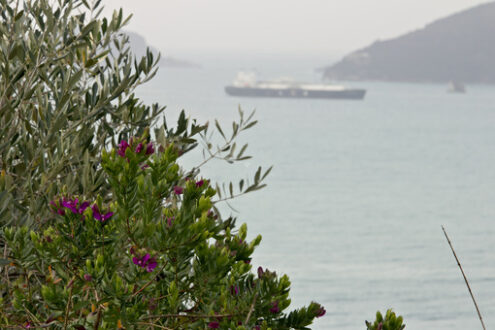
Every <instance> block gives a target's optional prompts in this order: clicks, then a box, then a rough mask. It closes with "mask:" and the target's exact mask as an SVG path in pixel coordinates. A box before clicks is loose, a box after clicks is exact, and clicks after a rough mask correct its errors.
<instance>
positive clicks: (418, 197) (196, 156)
mask: <svg viewBox="0 0 495 330" xmlns="http://www.w3.org/2000/svg"><path fill="white" fill-rule="evenodd" d="M188 55H189V58H188V59H189V60H192V61H194V62H196V63H198V64H200V65H201V67H200V68H171V67H162V68H160V70H159V72H158V73H157V75H156V77H155V78H154V79H152V80H151V81H149V82H148V83H146V84H145V85H143V86H141V87H140V88H139V89H138V92H137V94H138V95H139V96H140V97H141V98H142V99H143V101H144V102H145V103H149V104H150V103H154V102H158V103H160V104H161V105H166V106H167V109H166V111H165V115H166V120H167V123H168V124H169V125H173V123H174V121H176V119H177V117H178V115H179V113H180V111H181V110H182V109H184V110H185V111H186V114H187V115H188V116H190V118H196V119H197V120H198V122H199V123H201V122H203V123H204V122H207V121H208V122H209V123H210V131H213V130H214V129H213V128H214V125H213V123H214V121H215V119H216V120H218V121H219V122H220V124H221V125H222V127H224V130H225V131H226V133H228V132H230V130H231V127H232V125H231V123H232V121H234V120H237V119H238V117H239V114H238V108H239V107H240V108H242V110H243V111H244V112H245V113H246V116H247V115H248V114H249V113H251V112H252V111H254V110H255V111H256V112H255V115H254V118H255V119H256V120H258V124H257V125H255V126H254V127H252V128H250V129H249V130H246V131H244V132H243V133H242V134H241V135H240V136H239V138H238V142H237V144H238V145H242V144H243V143H248V144H249V146H248V149H247V151H246V154H247V155H251V156H253V158H252V159H249V160H246V161H243V162H239V163H236V164H228V163H226V162H224V161H221V160H214V161H212V162H209V163H207V164H206V165H204V166H203V167H202V172H201V173H202V174H201V175H202V176H204V177H205V178H209V179H211V180H212V182H218V183H220V184H221V183H227V184H228V182H230V181H233V182H234V186H237V182H238V181H239V180H241V179H251V181H252V178H253V176H254V173H255V172H256V170H257V168H258V166H262V167H263V168H265V169H266V168H268V167H270V166H273V170H272V172H271V173H270V175H269V176H268V177H267V178H266V179H265V181H266V184H267V187H266V188H264V189H262V190H259V191H256V192H252V193H249V194H246V195H243V196H241V197H239V198H237V199H235V200H233V201H231V203H230V204H231V206H228V205H226V203H221V205H219V207H220V208H221V210H222V212H223V214H224V216H229V215H232V216H234V217H236V218H237V223H238V224H241V223H246V224H247V226H248V238H250V239H252V238H254V237H255V236H256V235H258V234H261V235H262V237H263V239H262V242H261V245H260V246H259V247H258V249H257V250H256V251H255V253H254V257H253V261H252V264H253V270H255V269H256V268H257V267H258V266H262V267H263V268H268V269H270V270H274V271H276V272H277V274H287V275H288V276H289V278H290V280H291V283H292V285H291V292H290V296H291V299H292V304H291V308H292V309H295V308H300V307H303V306H305V305H307V304H308V303H310V302H311V301H317V302H319V303H321V304H322V305H324V307H325V309H326V311H327V312H326V315H325V316H323V317H321V318H319V319H317V320H316V321H315V322H314V323H313V325H312V326H311V327H312V328H313V329H339V330H347V329H349V330H351V329H353V330H354V329H366V326H365V320H369V321H373V320H374V318H375V313H376V311H378V310H380V311H382V312H385V311H386V310H387V309H388V308H393V309H394V311H395V312H396V313H397V314H400V315H402V316H403V317H404V323H405V324H406V329H436V330H441V329H449V330H454V329H459V330H460V329H463V330H465V329H481V323H480V320H479V318H478V315H477V313H476V310H475V308H474V305H473V302H472V300H471V297H470V295H469V292H468V289H467V287H466V284H465V283H464V279H463V277H462V275H461V272H460V270H459V268H458V266H457V263H456V260H455V259H454V256H453V254H452V252H451V250H450V247H449V245H448V243H447V241H446V238H445V236H444V234H443V232H442V229H441V226H442V225H443V226H444V227H445V229H446V231H447V233H448V234H449V236H450V239H451V241H452V244H453V247H454V248H455V251H456V253H457V256H458V257H459V260H460V262H461V264H462V267H463V269H464V271H465V273H466V276H467V278H468V280H469V283H470V286H471V289H472V292H473V294H474V296H475V298H476V301H477V303H478V306H479V308H480V311H481V314H482V316H483V320H484V322H485V324H486V326H487V328H493V327H495V250H494V249H495V86H488V85H467V86H466V88H467V93H466V94H449V93H447V92H446V89H447V86H446V85H445V84H412V83H388V82H368V81H362V82H339V83H343V84H345V85H347V86H355V87H362V88H365V89H366V90H367V94H366V97H365V99H364V100H362V101H355V100H354V101H352V100H324V99H283V98H280V99H277V98H238V97H231V96H228V95H226V94H225V92H224V87H225V85H227V84H229V83H231V82H232V80H233V79H234V77H235V75H236V73H237V72H238V71H241V70H244V71H252V72H255V73H256V74H257V75H258V78H259V79H272V78H280V77H292V78H294V79H296V80H301V81H309V82H319V81H321V72H318V71H317V70H315V69H317V68H320V67H323V66H325V65H328V64H331V63H332V62H333V61H334V60H335V58H332V57H331V56H323V55H299V56H287V55H286V54H285V55H284V54H275V55H273V54H271V55H270V54H265V55H253V56H251V55H245V54H237V55H232V54H207V55H200V54H199V53H198V54H195V53H191V54H188ZM453 69H455V68H453ZM212 139H213V141H215V142H220V139H219V136H218V134H217V135H214V136H213V137H212ZM201 161H202V154H201V147H198V148H197V149H196V150H195V151H192V152H191V153H190V154H189V155H187V156H185V157H184V159H183V160H182V165H183V166H184V167H185V168H190V167H192V166H196V165H198V164H199V163H201Z"/></svg>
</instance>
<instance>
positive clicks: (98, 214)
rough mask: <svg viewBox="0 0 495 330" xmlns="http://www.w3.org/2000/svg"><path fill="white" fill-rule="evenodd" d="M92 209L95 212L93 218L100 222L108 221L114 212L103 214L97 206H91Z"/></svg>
mask: <svg viewBox="0 0 495 330" xmlns="http://www.w3.org/2000/svg"><path fill="white" fill-rule="evenodd" d="M91 209H92V210H93V217H94V218H95V219H96V220H98V221H100V222H105V221H107V220H108V219H110V217H111V216H112V215H113V212H107V213H101V212H100V210H99V209H98V205H96V204H94V205H93V206H91Z"/></svg>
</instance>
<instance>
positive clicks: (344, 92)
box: [225, 72, 366, 100]
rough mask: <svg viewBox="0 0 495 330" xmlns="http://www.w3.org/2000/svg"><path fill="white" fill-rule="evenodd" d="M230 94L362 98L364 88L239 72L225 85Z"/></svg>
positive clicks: (364, 91)
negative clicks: (260, 77) (259, 78)
mask: <svg viewBox="0 0 495 330" xmlns="http://www.w3.org/2000/svg"><path fill="white" fill-rule="evenodd" d="M225 92H226V93H227V94H228V95H231V96H247V97H284V98H322V99H352V100H362V99H363V98H364V96H365V94H366V90H365V89H360V88H347V87H345V86H341V85H334V84H310V83H297V82H294V81H293V80H291V79H287V78H284V79H279V80H271V81H257V80H256V77H255V75H254V74H253V73H246V72H239V73H238V74H237V77H236V79H235V80H234V82H233V83H232V85H229V86H226V87H225Z"/></svg>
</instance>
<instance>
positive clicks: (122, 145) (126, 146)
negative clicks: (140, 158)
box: [117, 140, 130, 157]
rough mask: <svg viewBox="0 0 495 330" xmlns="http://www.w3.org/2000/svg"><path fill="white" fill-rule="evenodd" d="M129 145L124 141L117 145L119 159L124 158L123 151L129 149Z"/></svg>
mask: <svg viewBox="0 0 495 330" xmlns="http://www.w3.org/2000/svg"><path fill="white" fill-rule="evenodd" d="M129 147H130V146H129V143H127V141H126V140H122V141H120V144H119V150H117V153H118V154H119V156H120V157H125V151H126V149H127V148H129Z"/></svg>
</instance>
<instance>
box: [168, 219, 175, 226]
mask: <svg viewBox="0 0 495 330" xmlns="http://www.w3.org/2000/svg"><path fill="white" fill-rule="evenodd" d="M173 220H175V217H168V218H167V227H169V228H170V227H172V221H173Z"/></svg>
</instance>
